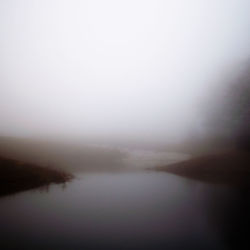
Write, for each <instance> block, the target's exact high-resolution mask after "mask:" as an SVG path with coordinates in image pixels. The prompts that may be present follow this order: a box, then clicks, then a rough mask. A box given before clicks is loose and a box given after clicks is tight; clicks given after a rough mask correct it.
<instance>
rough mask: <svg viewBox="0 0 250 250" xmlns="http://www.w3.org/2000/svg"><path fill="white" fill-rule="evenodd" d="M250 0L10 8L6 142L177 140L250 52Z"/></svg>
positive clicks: (2, 92) (6, 5) (0, 79)
mask: <svg viewBox="0 0 250 250" xmlns="http://www.w3.org/2000/svg"><path fill="white" fill-rule="evenodd" d="M249 8H250V1H249V0H220V1H218V0H210V1H206V0H188V1H185V0H184V1H179V0H172V1H164V0H133V1H131V0H126V1H115V0H113V1H112V0H106V1H102V0H91V1H80V0H70V1H69V0H43V1H37V0H21V1H20V0H8V1H4V0H1V1H0V84H1V85H0V119H1V123H0V134H1V135H5V136H6V135H7V136H9V135H14V136H34V135H36V136H37V135H39V136H45V135H46V136H48V135H58V136H59V135H60V136H62V135H67V136H80V137H81V136H89V137H91V136H93V137H98V136H99V137H108V138H136V139H138V140H142V139H143V140H152V141H157V140H158V141H167V140H180V139H182V138H185V137H186V136H187V135H188V134H189V133H190V131H200V130H202V122H201V119H200V112H201V111H200V105H201V103H202V99H203V97H204V95H206V93H209V91H211V90H213V89H214V87H215V86H216V84H219V83H218V79H219V78H220V77H222V78H223V77H224V76H226V74H227V72H229V71H230V69H232V67H234V66H235V65H238V64H240V63H242V62H243V61H244V60H246V59H247V58H248V56H249V54H250V53H249V52H250V32H249V27H250V15H249Z"/></svg>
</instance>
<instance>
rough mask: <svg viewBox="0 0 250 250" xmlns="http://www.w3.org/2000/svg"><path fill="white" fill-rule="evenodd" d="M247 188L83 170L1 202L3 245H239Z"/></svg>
mask: <svg viewBox="0 0 250 250" xmlns="http://www.w3.org/2000/svg"><path fill="white" fill-rule="evenodd" d="M249 208H250V207H249V197H248V192H247V191H246V190H231V189H229V188H226V187H218V186H210V185H207V184H203V183H199V182H194V181H190V180H187V179H184V178H180V177H177V176H174V175H170V174H167V173H158V172H151V171H142V172H134V173H116V174H115V173H114V174H111V173H106V174H86V175H82V176H78V178H76V179H75V180H74V181H73V182H72V183H69V184H68V185H67V187H66V188H62V187H60V186H51V187H50V189H49V192H39V191H35V192H24V193H21V194H18V195H15V196H10V197H5V198H3V199H1V200H0V237H1V241H0V245H1V246H0V247H1V249H5V248H7V247H13V248H16V249H152V250H153V249H154V250H157V249H183V250H185V249H243V247H242V246H241V247H240V246H239V243H243V242H244V240H245V241H246V238H245V237H246V236H247V230H246V229H247V226H248V225H249V222H250V221H249V211H250V210H249Z"/></svg>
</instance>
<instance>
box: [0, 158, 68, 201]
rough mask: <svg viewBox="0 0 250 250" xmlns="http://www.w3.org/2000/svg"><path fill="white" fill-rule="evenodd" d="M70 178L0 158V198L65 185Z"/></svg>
mask: <svg viewBox="0 0 250 250" xmlns="http://www.w3.org/2000/svg"><path fill="white" fill-rule="evenodd" d="M72 178H73V176H72V175H71V174H69V173H66V172H63V171H58V170H55V169H50V168H46V167H41V166H37V165H35V164H29V163H25V162H21V161H17V160H13V159H8V158H4V157H0V196H5V195H9V194H13V193H17V192H20V191H25V190H29V189H33V188H39V187H46V186H48V185H50V184H52V183H57V184H59V183H65V182H67V181H69V180H71V179H72Z"/></svg>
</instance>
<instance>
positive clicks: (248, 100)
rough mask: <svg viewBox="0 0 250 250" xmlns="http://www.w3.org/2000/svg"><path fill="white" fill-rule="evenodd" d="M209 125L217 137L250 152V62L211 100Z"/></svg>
mask: <svg viewBox="0 0 250 250" xmlns="http://www.w3.org/2000/svg"><path fill="white" fill-rule="evenodd" d="M210 102H211V103H210V104H209V112H208V113H207V119H206V125H207V128H208V130H209V131H210V133H211V134H212V135H213V136H218V137H221V138H226V139H230V140H232V141H233V142H234V143H236V145H237V146H238V147H240V148H241V149H244V150H250V63H247V64H246V65H245V67H244V68H243V70H241V72H239V73H238V74H237V76H236V77H233V78H232V79H230V81H229V82H228V83H227V84H225V85H223V88H222V89H219V90H218V93H214V95H213V98H212V100H210Z"/></svg>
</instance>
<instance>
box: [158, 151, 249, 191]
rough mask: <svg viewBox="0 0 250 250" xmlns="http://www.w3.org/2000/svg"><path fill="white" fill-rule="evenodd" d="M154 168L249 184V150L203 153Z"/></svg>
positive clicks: (185, 175) (195, 176)
mask: <svg viewBox="0 0 250 250" xmlns="http://www.w3.org/2000/svg"><path fill="white" fill-rule="evenodd" d="M155 169H156V170H159V171H166V172H168V173H172V174H176V175H179V176H183V177H187V178H191V179H195V180H200V181H204V182H210V183H216V184H224V185H229V186H234V187H249V186H250V152H245V151H228V152H223V153H217V154H211V155H205V156H200V157H197V158H193V159H190V160H187V161H184V162H180V163H176V164H171V165H168V166H160V167H156V168H155Z"/></svg>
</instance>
